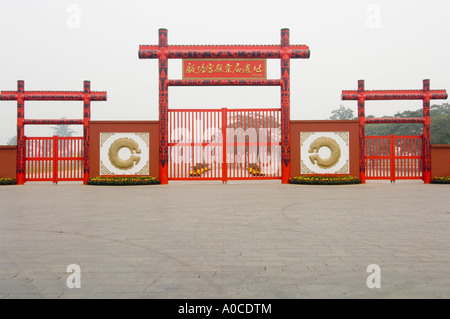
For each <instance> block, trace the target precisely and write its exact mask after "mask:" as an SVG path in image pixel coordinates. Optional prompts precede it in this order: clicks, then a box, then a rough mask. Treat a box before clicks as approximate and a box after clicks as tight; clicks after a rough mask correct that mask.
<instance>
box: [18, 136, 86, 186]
mask: <svg viewBox="0 0 450 319" xmlns="http://www.w3.org/2000/svg"><path fill="white" fill-rule="evenodd" d="M24 140H25V148H24V163H25V165H24V173H25V174H24V182H25V181H29V182H31V181H52V182H54V183H57V182H59V181H84V167H83V166H84V160H85V158H84V152H83V147H84V138H83V137H58V136H53V137H25V138H24Z"/></svg>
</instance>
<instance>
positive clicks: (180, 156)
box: [168, 108, 282, 182]
mask: <svg viewBox="0 0 450 319" xmlns="http://www.w3.org/2000/svg"><path fill="white" fill-rule="evenodd" d="M168 128H169V130H168V153H169V161H168V169H169V172H168V173H169V179H171V180H222V181H223V182H227V181H228V180H238V179H280V178H281V176H282V170H281V151H280V149H281V141H280V133H279V130H280V109H252V110H248V109H231V110H228V109H226V108H222V109H221V110H218V109H212V110H211V109H208V110H206V109H205V110H180V109H178V110H168ZM202 168H203V170H202Z"/></svg>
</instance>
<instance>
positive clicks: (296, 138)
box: [290, 120, 359, 177]
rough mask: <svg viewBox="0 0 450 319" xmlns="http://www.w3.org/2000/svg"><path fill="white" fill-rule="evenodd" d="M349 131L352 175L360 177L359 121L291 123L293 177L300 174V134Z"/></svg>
mask: <svg viewBox="0 0 450 319" xmlns="http://www.w3.org/2000/svg"><path fill="white" fill-rule="evenodd" d="M338 131H348V132H349V135H350V140H349V145H350V163H349V165H350V175H351V176H354V177H359V122H358V120H322V121H291V137H290V138H291V177H295V176H299V175H301V174H300V132H338Z"/></svg>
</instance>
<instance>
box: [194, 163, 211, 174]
mask: <svg viewBox="0 0 450 319" xmlns="http://www.w3.org/2000/svg"><path fill="white" fill-rule="evenodd" d="M210 169H211V168H209V167H208V166H207V165H206V164H201V163H199V164H195V165H194V167H193V168H192V170H191V171H190V172H189V176H191V177H199V176H202V175H203V174H204V173H206V172H207V171H209V170H210Z"/></svg>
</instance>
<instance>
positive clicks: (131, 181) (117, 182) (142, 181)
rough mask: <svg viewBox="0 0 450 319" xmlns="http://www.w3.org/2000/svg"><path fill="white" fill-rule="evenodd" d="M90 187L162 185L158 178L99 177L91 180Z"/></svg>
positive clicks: (89, 181)
mask: <svg viewBox="0 0 450 319" xmlns="http://www.w3.org/2000/svg"><path fill="white" fill-rule="evenodd" d="M87 184H88V185H101V186H127V185H153V184H160V182H159V180H158V179H157V178H156V177H152V176H99V177H94V178H90V179H89V180H88V182H87Z"/></svg>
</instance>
